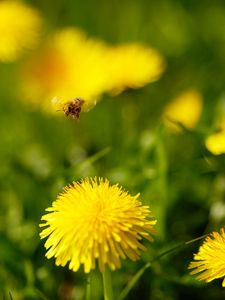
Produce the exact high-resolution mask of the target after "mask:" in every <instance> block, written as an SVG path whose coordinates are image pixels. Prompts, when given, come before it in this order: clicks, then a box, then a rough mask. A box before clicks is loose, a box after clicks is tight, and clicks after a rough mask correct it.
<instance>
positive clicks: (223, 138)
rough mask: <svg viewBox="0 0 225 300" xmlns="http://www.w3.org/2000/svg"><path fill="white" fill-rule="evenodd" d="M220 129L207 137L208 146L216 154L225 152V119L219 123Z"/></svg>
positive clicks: (206, 143)
mask: <svg viewBox="0 0 225 300" xmlns="http://www.w3.org/2000/svg"><path fill="white" fill-rule="evenodd" d="M218 127H219V131H218V132H216V133H213V134H212V135H210V136H209V137H207V139H206V141H205V145H206V148H207V149H208V150H209V151H210V152H211V153H213V154H214V155H220V154H223V153H225V119H223V120H222V121H221V122H220V124H219V126H218Z"/></svg>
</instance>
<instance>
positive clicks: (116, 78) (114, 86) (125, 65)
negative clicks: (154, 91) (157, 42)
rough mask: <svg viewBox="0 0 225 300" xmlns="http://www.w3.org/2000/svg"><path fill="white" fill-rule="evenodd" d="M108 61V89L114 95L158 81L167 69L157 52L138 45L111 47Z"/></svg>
mask: <svg viewBox="0 0 225 300" xmlns="http://www.w3.org/2000/svg"><path fill="white" fill-rule="evenodd" d="M108 59H109V79H110V80H109V87H108V88H109V90H110V91H111V93H112V94H119V93H120V92H122V91H123V90H125V89H127V88H134V89H135V88H140V87H143V86H144V85H146V84H147V83H150V82H153V81H156V80H157V79H159V77H160V76H161V74H162V72H163V71H164V69H165V62H164V60H163V58H162V56H161V55H160V54H159V53H158V52H157V51H156V50H154V49H152V48H149V47H147V46H144V45H142V44H138V43H134V44H124V45H118V46H114V47H111V49H109V54H108Z"/></svg>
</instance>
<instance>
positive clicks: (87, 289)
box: [85, 275, 91, 300]
mask: <svg viewBox="0 0 225 300" xmlns="http://www.w3.org/2000/svg"><path fill="white" fill-rule="evenodd" d="M85 300H91V278H90V275H89V276H88V277H87V285H86V298H85Z"/></svg>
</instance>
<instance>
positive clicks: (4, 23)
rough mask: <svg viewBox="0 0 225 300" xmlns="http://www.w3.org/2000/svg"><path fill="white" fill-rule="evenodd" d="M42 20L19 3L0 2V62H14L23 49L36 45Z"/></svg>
mask: <svg viewBox="0 0 225 300" xmlns="http://www.w3.org/2000/svg"><path fill="white" fill-rule="evenodd" d="M41 23H42V20H41V18H40V16H39V14H38V12H37V11H36V10H35V9H33V8H31V7H29V6H26V5H25V4H22V3H21V2H17V1H11V0H10V1H6V0H4V1H1V2H0V61H14V60H16V59H17V58H18V57H19V56H20V54H21V52H22V51H23V50H25V49H32V48H34V47H35V46H36V45H37V42H38V40H39V36H40V30H41Z"/></svg>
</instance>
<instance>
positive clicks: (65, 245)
mask: <svg viewBox="0 0 225 300" xmlns="http://www.w3.org/2000/svg"><path fill="white" fill-rule="evenodd" d="M138 197H139V195H136V196H130V195H129V194H128V193H127V192H125V191H124V190H123V189H122V188H121V187H119V186H118V185H110V183H109V181H108V180H107V179H102V178H99V179H96V178H95V179H88V178H86V179H83V180H82V181H81V182H77V183H75V182H74V183H73V184H72V185H69V186H67V187H66V188H65V189H64V192H63V193H61V194H60V195H59V196H58V198H57V200H56V201H54V202H53V204H52V207H50V208H48V209H46V210H47V211H48V212H49V213H48V214H46V215H44V216H43V217H42V220H43V221H45V223H42V224H41V225H40V226H41V227H42V226H47V228H45V229H43V231H42V232H41V234H40V236H41V238H45V237H48V239H47V241H46V242H45V247H46V249H48V251H47V254H46V256H47V258H51V257H55V258H56V265H61V266H65V265H66V264H67V263H68V262H69V268H70V269H72V270H73V271H77V270H78V269H79V267H80V265H82V264H83V265H84V271H85V273H89V272H90V270H91V269H95V268H96V263H98V266H99V269H100V271H104V268H105V265H108V266H109V268H110V269H111V270H115V269H116V268H119V267H120V265H121V263H120V258H122V259H125V258H126V257H128V258H130V259H131V260H133V261H136V260H137V259H138V258H139V255H140V250H145V247H144V246H143V245H142V244H141V243H140V240H141V239H142V238H146V239H148V240H150V241H151V240H152V237H151V236H150V235H149V233H150V234H151V233H153V232H154V229H153V226H154V225H155V223H156V220H154V219H152V218H150V211H149V207H148V206H142V205H141V202H139V201H138Z"/></svg>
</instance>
